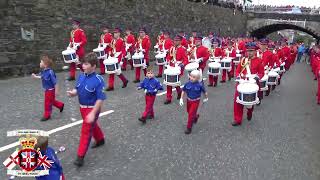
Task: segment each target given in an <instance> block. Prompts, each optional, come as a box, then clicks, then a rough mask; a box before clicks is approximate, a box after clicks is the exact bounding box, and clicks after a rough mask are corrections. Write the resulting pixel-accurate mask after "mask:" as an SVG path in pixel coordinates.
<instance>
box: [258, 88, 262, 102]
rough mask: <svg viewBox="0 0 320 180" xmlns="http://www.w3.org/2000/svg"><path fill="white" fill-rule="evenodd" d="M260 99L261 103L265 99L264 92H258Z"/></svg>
mask: <svg viewBox="0 0 320 180" xmlns="http://www.w3.org/2000/svg"><path fill="white" fill-rule="evenodd" d="M258 97H259V99H260V101H261V100H262V99H263V91H260V90H259V91H258Z"/></svg>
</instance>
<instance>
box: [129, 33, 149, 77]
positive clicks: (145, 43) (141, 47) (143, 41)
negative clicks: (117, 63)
mask: <svg viewBox="0 0 320 180" xmlns="http://www.w3.org/2000/svg"><path fill="white" fill-rule="evenodd" d="M150 46H151V41H150V38H149V36H148V35H146V28H140V30H139V38H138V40H137V42H136V45H135V48H136V52H140V51H142V52H143V55H144V60H145V63H146V66H148V65H149V50H150ZM143 72H144V75H146V73H147V71H146V67H145V68H144V69H143ZM140 73H141V67H136V79H135V80H134V81H133V82H134V83H138V82H140Z"/></svg>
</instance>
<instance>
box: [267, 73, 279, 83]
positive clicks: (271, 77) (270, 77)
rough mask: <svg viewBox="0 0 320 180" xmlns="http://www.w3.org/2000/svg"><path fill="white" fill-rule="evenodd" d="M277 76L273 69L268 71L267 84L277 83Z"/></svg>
mask: <svg viewBox="0 0 320 180" xmlns="http://www.w3.org/2000/svg"><path fill="white" fill-rule="evenodd" d="M278 76H279V74H278V73H277V72H275V71H270V72H269V73H268V81H267V84H268V85H277V80H278Z"/></svg>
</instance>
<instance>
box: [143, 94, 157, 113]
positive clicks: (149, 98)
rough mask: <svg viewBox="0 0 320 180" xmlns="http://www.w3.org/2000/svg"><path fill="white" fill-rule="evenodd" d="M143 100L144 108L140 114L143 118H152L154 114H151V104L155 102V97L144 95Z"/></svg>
mask: <svg viewBox="0 0 320 180" xmlns="http://www.w3.org/2000/svg"><path fill="white" fill-rule="evenodd" d="M145 100H146V108H145V110H144V112H143V114H142V117H143V118H146V117H147V116H148V115H150V116H152V117H154V112H153V104H154V101H155V100H156V95H147V94H146V95H145Z"/></svg>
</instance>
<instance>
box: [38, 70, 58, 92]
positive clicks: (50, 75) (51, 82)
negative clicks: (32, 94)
mask: <svg viewBox="0 0 320 180" xmlns="http://www.w3.org/2000/svg"><path fill="white" fill-rule="evenodd" d="M40 76H41V81H42V87H43V89H44V90H48V89H53V88H54V86H55V85H56V84H57V77H56V74H55V73H54V72H53V70H52V69H50V68H46V69H44V70H42V71H41V72H40Z"/></svg>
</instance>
